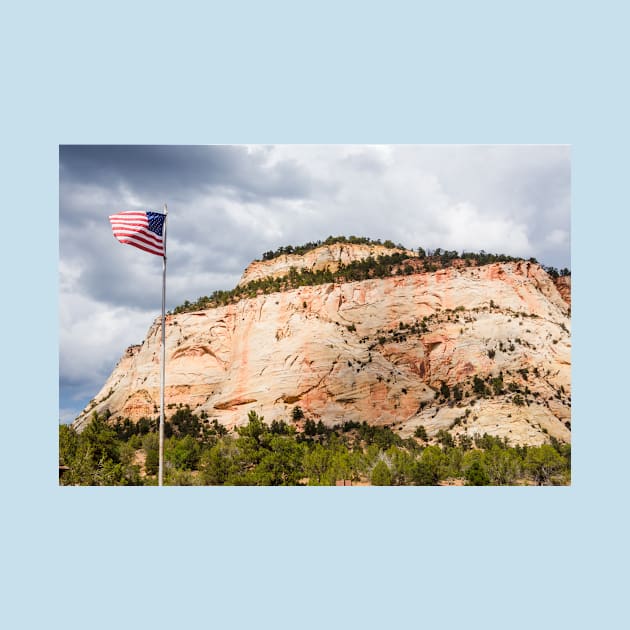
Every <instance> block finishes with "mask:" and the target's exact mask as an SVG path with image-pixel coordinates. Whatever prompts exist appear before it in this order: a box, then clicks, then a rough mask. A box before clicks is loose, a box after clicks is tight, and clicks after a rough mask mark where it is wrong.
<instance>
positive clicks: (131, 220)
mask: <svg viewBox="0 0 630 630" xmlns="http://www.w3.org/2000/svg"><path fill="white" fill-rule="evenodd" d="M149 219H150V220H149ZM109 221H110V223H111V225H112V231H113V233H114V236H115V237H116V239H117V240H118V241H119V242H120V243H123V244H125V245H133V246H134V247H137V248H138V249H141V250H143V251H145V252H149V253H150V254H155V255H156V256H164V253H165V252H164V240H163V225H164V219H163V218H162V215H161V214H159V213H155V212H137V211H130V212H118V213H117V214H112V215H110V217H109Z"/></svg>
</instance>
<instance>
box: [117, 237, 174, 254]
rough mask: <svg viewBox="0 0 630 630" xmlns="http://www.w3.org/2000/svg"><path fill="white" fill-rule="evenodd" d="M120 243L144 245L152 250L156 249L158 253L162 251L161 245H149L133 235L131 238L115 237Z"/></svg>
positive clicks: (149, 243) (148, 242)
mask: <svg viewBox="0 0 630 630" xmlns="http://www.w3.org/2000/svg"><path fill="white" fill-rule="evenodd" d="M116 238H117V239H118V240H119V241H120V242H121V243H131V242H134V243H142V244H143V245H146V246H147V247H152V248H153V249H158V250H160V251H163V249H164V248H163V247H162V243H151V242H150V241H147V240H145V239H143V238H137V237H136V236H134V235H131V236H126V235H123V236H117V237H116Z"/></svg>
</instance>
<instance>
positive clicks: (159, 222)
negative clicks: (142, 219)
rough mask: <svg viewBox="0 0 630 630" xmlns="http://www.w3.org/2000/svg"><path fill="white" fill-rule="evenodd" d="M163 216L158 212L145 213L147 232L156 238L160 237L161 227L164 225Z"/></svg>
mask: <svg viewBox="0 0 630 630" xmlns="http://www.w3.org/2000/svg"><path fill="white" fill-rule="evenodd" d="M164 218H165V217H164V215H163V214H160V213H159V212H147V221H148V222H149V230H150V231H151V232H153V233H154V234H157V235H158V236H162V226H163V225H164Z"/></svg>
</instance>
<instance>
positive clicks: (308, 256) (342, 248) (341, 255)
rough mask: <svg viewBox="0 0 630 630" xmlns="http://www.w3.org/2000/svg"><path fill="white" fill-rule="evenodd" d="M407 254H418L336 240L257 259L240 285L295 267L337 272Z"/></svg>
mask: <svg viewBox="0 0 630 630" xmlns="http://www.w3.org/2000/svg"><path fill="white" fill-rule="evenodd" d="M398 252H400V253H404V254H405V255H407V256H416V254H415V253H414V252H413V251H410V250H406V249H399V248H397V247H394V248H388V247H384V246H383V245H375V244H369V245H356V244H349V243H334V244H333V245H322V246H321V247H317V248H316V249H313V250H311V251H309V252H306V253H305V254H304V255H302V256H298V255H296V254H283V255H281V256H277V257H276V258H273V259H271V260H262V261H260V260H256V261H254V262H253V263H251V264H250V265H248V266H247V268H246V269H245V271H244V272H243V275H242V276H241V279H240V281H239V283H238V286H244V285H246V284H247V283H249V282H252V281H253V280H260V279H261V278H269V277H271V278H281V277H282V276H286V275H287V274H288V273H289V270H290V269H291V268H294V269H296V270H302V269H307V270H309V271H320V270H322V269H326V268H328V269H329V270H330V271H332V272H335V271H337V269H338V268H339V266H340V265H347V264H349V263H351V262H354V261H357V260H362V259H364V258H367V257H368V256H372V257H373V258H376V257H378V256H388V255H391V254H393V253H398Z"/></svg>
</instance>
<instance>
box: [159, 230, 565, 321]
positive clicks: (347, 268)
mask: <svg viewBox="0 0 630 630" xmlns="http://www.w3.org/2000/svg"><path fill="white" fill-rule="evenodd" d="M333 243H351V244H371V245H382V246H384V247H387V248H389V249H394V248H399V249H404V247H403V246H402V245H395V244H394V243H393V242H392V241H384V242H382V243H381V242H380V240H371V239H369V238H365V237H359V236H349V237H345V236H334V237H333V236H330V237H328V238H327V239H326V240H325V241H315V242H312V243H306V244H304V245H299V246H292V245H287V246H284V247H280V248H279V249H277V250H276V251H275V252H265V254H263V260H271V259H273V258H276V257H277V256H280V255H282V254H304V253H306V252H307V251H309V250H311V249H315V248H316V247H321V246H322V245H331V244H333ZM416 251H417V254H418V255H417V256H413V257H410V256H409V255H408V254H406V253H404V252H393V253H392V254H388V255H382V256H377V257H373V256H369V257H367V258H364V259H362V260H355V261H352V262H350V263H348V264H347V265H341V266H340V267H339V268H338V269H337V270H335V271H331V270H329V269H328V268H327V269H320V270H317V271H311V270H309V269H296V268H294V267H292V268H291V269H290V270H289V273H288V274H286V275H285V276H282V277H279V278H271V277H266V278H260V279H258V280H253V281H251V282H249V283H247V284H246V285H244V286H241V287H235V288H234V289H231V290H229V291H224V290H217V291H214V292H213V293H212V294H211V295H209V296H208V295H205V296H202V297H200V298H198V299H197V300H196V301H195V302H190V301H188V300H186V301H185V302H184V303H183V304H180V305H179V306H176V307H175V308H174V309H173V310H172V311H171V312H172V313H173V314H178V313H187V312H193V311H199V310H204V309H208V308H216V307H218V306H226V305H228V304H231V303H234V302H238V301H239V300H241V299H244V298H254V297H256V296H257V295H259V294H264V295H267V294H269V293H276V292H279V291H289V290H291V289H296V288H298V287H304V286H314V285H319V284H326V283H329V282H356V281H360V280H368V279H373V278H388V277H390V276H402V275H411V274H415V273H425V272H434V271H437V270H438V269H446V268H448V267H451V266H462V267H471V266H475V267H480V266H482V265H488V264H491V263H497V262H519V261H521V262H526V263H527V262H529V263H534V264H538V261H537V260H536V259H535V258H530V259H529V260H528V261H525V260H523V259H521V258H515V257H513V256H508V255H506V254H489V253H487V252H485V251H483V250H482V251H480V252H477V253H474V252H462V253H458V252H457V251H455V250H451V251H449V250H444V249H441V248H440V247H438V248H437V249H435V250H433V251H431V250H424V249H423V248H422V247H418V248H417V250H416ZM543 269H544V270H545V271H546V272H547V273H548V274H549V275H550V276H552V277H554V278H557V277H559V276H565V275H571V272H570V271H569V270H568V269H562V270H560V271H558V270H557V269H556V268H555V267H545V266H544V265H543Z"/></svg>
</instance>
